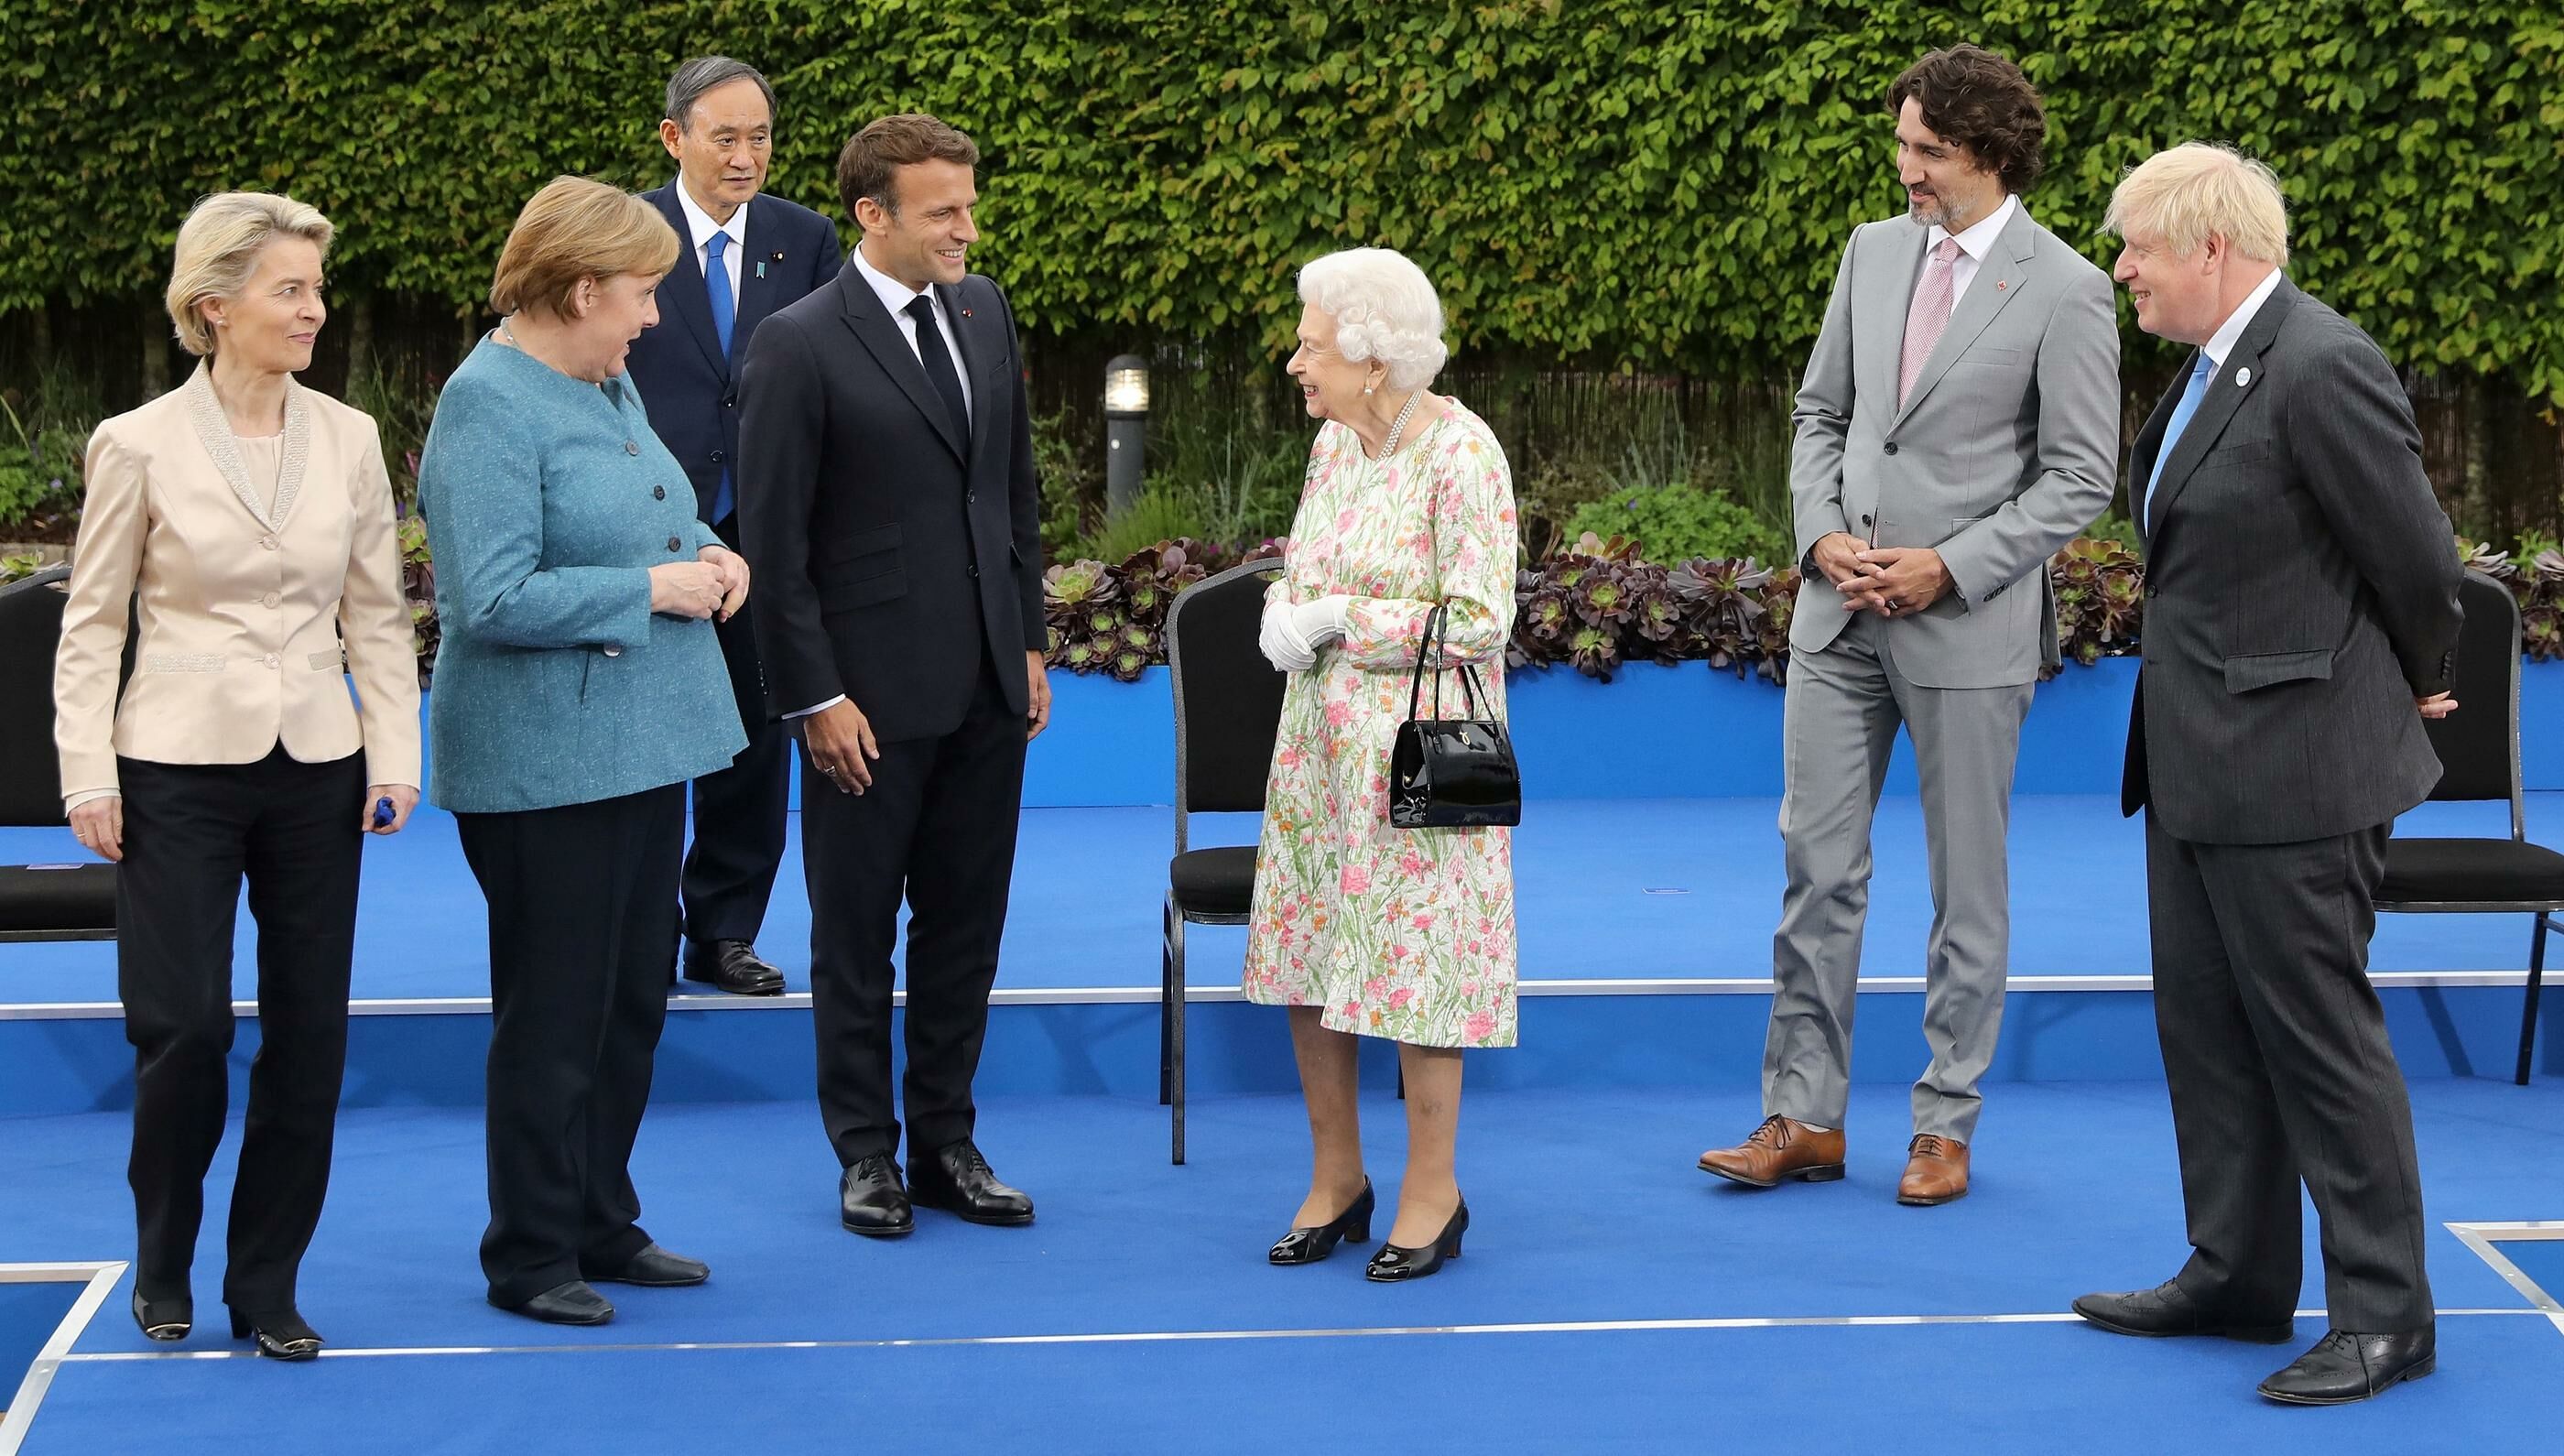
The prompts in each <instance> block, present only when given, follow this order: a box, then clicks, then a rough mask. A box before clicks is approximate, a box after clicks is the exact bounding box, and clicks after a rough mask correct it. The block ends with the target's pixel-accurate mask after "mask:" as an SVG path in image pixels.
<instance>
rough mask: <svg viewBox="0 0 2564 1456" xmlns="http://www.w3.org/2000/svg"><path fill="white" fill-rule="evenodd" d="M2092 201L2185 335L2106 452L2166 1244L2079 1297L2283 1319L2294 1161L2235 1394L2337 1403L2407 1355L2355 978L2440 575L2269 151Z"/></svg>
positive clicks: (2405, 435)
mask: <svg viewBox="0 0 2564 1456" xmlns="http://www.w3.org/2000/svg"><path fill="white" fill-rule="evenodd" d="M2109 226H2110V227H2111V229H2112V230H2113V231H2115V232H2117V233H2118V234H2119V235H2120V236H2121V237H2122V238H2123V239H2124V240H2125V241H2126V244H2127V247H2126V250H2125V251H2124V252H2122V253H2121V254H2120V256H2119V263H2118V268H2117V270H2116V273H2117V277H2118V279H2119V281H2120V282H2121V283H2123V284H2125V285H2127V288H2128V295H2129V298H2130V300H2131V302H2133V303H2134V304H2135V306H2136V313H2137V325H2138V326H2139V327H2141V328H2143V329H2145V330H2146V331H2147V332H2149V333H2153V334H2156V335H2159V336H2161V337H2164V338H2171V339H2178V340H2181V341H2182V342H2185V343H2192V344H2197V345H2199V346H2200V347H2199V351H2198V352H2197V353H2196V354H2194V355H2193V356H2192V360H2191V365H2190V368H2189V369H2188V370H2187V371H2186V373H2185V375H2184V378H2183V381H2182V383H2181V384H2180V385H2179V386H2178V387H2177V388H2175V389H2174V390H2173V392H2172V393H2171V394H2170V395H2168V396H2166V397H2165V399H2164V401H2163V402H2162V403H2161V404H2160V405H2158V406H2157V407H2156V409H2155V412H2154V416H2153V418H2151V419H2149V420H2148V421H2147V422H2146V427H2145V429H2144V430H2143V431H2142V432H2141V433H2140V434H2139V435H2138V436H2137V443H2136V448H2135V451H2134V452H2133V454H2132V456H2131V458H2130V460H2129V463H2128V486H2129V495H2130V499H2131V505H2132V507H2133V508H2134V509H2135V510H2136V511H2137V513H2138V517H2137V519H2138V520H2139V522H2140V524H2141V526H2142V528H2143V530H2144V533H2145V554H2146V620H2145V630H2144V636H2143V649H2144V662H2143V665H2142V666H2141V668H2140V670H2139V674H2138V679H2137V703H2136V709H2135V714H2134V717H2133V720H2132V722H2131V724H2130V726H2129V731H2128V764H2127V775H2126V782H2125V784H2124V786H2123V789H2122V799H2123V802H2124V806H2125V809H2126V811H2127V812H2128V813H2131V814H2133V813H2135V812H2137V810H2138V809H2139V808H2143V809H2144V810H2145V811H2146V883H2147V889H2148V894H2149V898H2150V908H2151V918H2152V922H2153V938H2154V982H2155V1024H2156V1028H2157V1031H2158V1033H2159V1035H2160V1037H2161V1040H2162V1044H2163V1057H2164V1076H2165V1081H2166V1082H2167V1083H2168V1084H2169V1087H2170V1090H2171V1094H2172V1110H2173V1131H2174V1136H2175V1140H2176V1142H2177V1143H2178V1144H2179V1148H2180V1153H2181V1176H2182V1200H2183V1204H2184V1206H2185V1207H2186V1209H2187V1210H2188V1221H2189V1232H2190V1242H2191V1247H2192V1249H2193V1251H2194V1252H2193V1253H2192V1255H2191V1257H2190V1261H2189V1262H2188V1263H2187V1264H2186V1265H2184V1266H2183V1268H2182V1270H2181V1272H2180V1273H2179V1274H2178V1275H2177V1276H2176V1277H2175V1278H2174V1279H2173V1280H2172V1281H2171V1282H2170V1283H2167V1284H2164V1285H2162V1286H2160V1287H2159V1288H2156V1289H2152V1290H2142V1291H2137V1292H2134V1293H2127V1294H2096V1295H2085V1296H2084V1297H2083V1298H2081V1299H2078V1300H2076V1301H2075V1302H2074V1309H2075V1312H2076V1313H2078V1314H2080V1315H2082V1316H2083V1317H2084V1318H2085V1319H2087V1320H2089V1321H2091V1322H2092V1323H2093V1324H2096V1325H2099V1326H2101V1327H2102V1328H2104V1329H2107V1330H2112V1331H2115V1332H2118V1333H2120V1334H2126V1335H2222V1336H2226V1337H2229V1338H2231V1339H2236V1340H2248V1341H2256V1342H2262V1343H2267V1344H2277V1343H2280V1342H2282V1341H2285V1340H2287V1339H2289V1338H2290V1336H2291V1334H2292V1333H2293V1327H2292V1318H2291V1317H2292V1316H2293V1314H2294V1312H2295V1309H2296V1300H2297V1288H2298V1282H2299V1278H2300V1267H2299V1265H2300V1261H2299V1247H2300V1232H2299V1227H2298V1195H2297V1187H2298V1184H2299V1182H2300V1181H2302V1182H2303V1183H2304V1185H2305V1188H2306V1191H2307V1192H2308V1193H2309V1194H2311V1195H2312V1197H2313V1199H2314V1205H2315V1213H2316V1216H2317V1218H2318V1219H2319V1220H2320V1221H2321V1229H2322V1246H2323V1265H2324V1304H2325V1310H2326V1314H2327V1316H2328V1318H2329V1323H2330V1326H2331V1330H2330V1332H2329V1333H2328V1334H2326V1335H2325V1337H2324V1338H2323V1340H2322V1341H2321V1342H2320V1343H2318V1344H2317V1345H2315V1347H2314V1348H2313V1349H2311V1350H2309V1351H2308V1352H2306V1353H2305V1354H2303V1355H2302V1356H2300V1357H2299V1358H2298V1359H2297V1360H2296V1361H2295V1362H2294V1363H2293V1364H2290V1365H2289V1366H2288V1367H2287V1368H2285V1369H2283V1370H2280V1371H2279V1372H2277V1373H2276V1374H2273V1375H2272V1376H2270V1377H2269V1378H2268V1379H2266V1380H2264V1381H2262V1382H2261V1386H2260V1390H2261V1393H2262V1394H2263V1395H2265V1396H2267V1397H2269V1398H2270V1399H2272V1400H2276V1401H2281V1402H2285V1403H2289V1404H2305V1405H2330V1404H2339V1403H2342V1402H2345V1401H2351V1400H2364V1399H2366V1398H2368V1397H2369V1396H2371V1395H2375V1394H2377V1393H2378V1392H2379V1391H2382V1390H2384V1389H2386V1388H2387V1387H2389V1386H2391V1385H2394V1384H2396V1383H2398V1382H2399V1381H2403V1380H2409V1379H2414V1378H2418V1377H2419V1376H2422V1375H2426V1374H2429V1373H2430V1372H2431V1370H2432V1368H2433V1366H2434V1364H2435V1362H2436V1358H2437V1353H2436V1344H2435V1335H2434V1325H2433V1311H2432V1304H2431V1285H2430V1280H2429V1277H2428V1276H2427V1275H2426V1274H2425V1272H2424V1270H2423V1252H2422V1246H2423V1236H2424V1228H2425V1225H2424V1223H2423V1217H2422V1188H2421V1172H2420V1168H2419V1166H2418V1164H2417V1160H2416V1157H2415V1154H2414V1148H2413V1111H2412V1107H2411V1105H2410V1103H2409V1102H2408V1101H2407V1099H2406V1096H2405V1091H2404V1076H2403V1073H2402V1072H2401V1071H2400V1070H2398V1069H2397V1067H2396V1065H2395V1049H2394V1047H2393V1046H2392V1045H2390V1044H2389V1042H2388V1041H2387V1036H2386V1019H2385V1015H2384V1012H2383V1010H2382V1009H2381V1008H2380V1007H2379V1005H2378V1001H2377V993H2376V992H2375V991H2374V990H2372V989H2371V988H2370V986H2369V983H2368V974H2367V972H2368V938H2369V934H2370V932H2371V931H2372V930H2374V929H2375V927H2376V913H2375V911H2374V910H2373V909H2372V907H2371V897H2372V896H2373V894H2374V893H2375V891H2376V889H2377V883H2378V879H2379V877H2380V876H2381V875H2382V874H2383V873H2384V869H2385V856H2386V838H2387V834H2388V832H2389V831H2390V830H2391V829H2392V828H2393V824H2394V819H2395V816H2396V815H2398V814H2400V813H2402V812H2403V811H2405V810H2406V809H2409V808H2411V807H2413V806H2414V805H2415V804H2417V803H2420V802H2421V801H2422V799H2423V798H2424V797H2425V796H2426V795H2427V794H2428V793H2429V792H2430V790H2431V787H2432V785H2433V784H2435V783H2437V782H2438V781H2439V778H2440V771H2441V770H2440V761H2439V758H2438V757H2437V756H2436V755H2435V754H2434V753H2433V752H2432V749H2431V744H2430V740H2429V739H2428V737H2427V736H2426V735H2425V734H2424V731H2423V720H2424V719H2426V718H2441V717H2445V716H2447V715H2448V714H2449V713H2451V712H2454V711H2455V710H2456V708H2457V704H2456V703H2455V702H2454V701H2453V700H2452V699H2451V698H2450V696H2449V692H2448V688H2449V681H2450V674H2451V671H2452V669H2453V667H2454V658H2455V653H2456V646H2457V626H2458V612H2457V583H2458V581H2459V579H2460V576H2461V574H2462V573H2461V571H2460V568H2459V567H2458V564H2457V553H2456V550H2455V548H2454V546H2453V545H2452V542H2451V537H2450V531H2449V520H2448V518H2447V516H2445V515H2443V514H2442V512H2441V510H2440V507H2439V503H2438V501H2437V500H2436V499H2435V498H2434V496H2433V495H2432V492H2431V483H2430V481H2429V480H2428V479H2427V478H2426V477H2425V476H2424V475H2423V473H2422V458H2421V434H2420V431H2419V430H2417V429H2416V428H2415V426H2414V423H2413V409H2412V404H2411V402H2410V401H2409V400H2407V399H2406V398H2405V395H2404V390H2403V387H2402V385H2401V384H2400V383H2399V382H2398V381H2397V379H2396V376H2395V370H2394V368H2393V367H2392V366H2391V365H2389V364H2388V363H2387V361H2386V357H2385V355H2384V354H2382V353H2380V352H2379V351H2378V348H2377V345H2376V344H2375V343H2373V342H2371V341H2370V339H2369V337H2368V335H2367V334H2365V333H2362V332H2361V331H2360V330H2359V329H2358V328H2357V327H2356V326H2354V325H2353V324H2351V323H2350V322H2349V321H2348V320H2346V319H2344V318H2343V317H2342V316H2341V315H2340V314H2338V313H2336V312H2333V311H2332V310H2330V309H2327V308H2325V307H2324V306H2323V305H2322V304H2319V303H2317V302H2315V301H2314V300H2313V299H2311V298H2309V297H2307V296H2306V295H2305V294H2303V293H2301V292H2299V291H2298V290H2297V288H2296V287H2295V286H2294V285H2292V284H2291V283H2289V282H2288V280H2287V277H2286V275H2285V274H2284V273H2282V272H2281V270H2282V269H2283V268H2284V267H2285V266H2286V263H2287V257H2288V245H2287V213H2286V208H2285V204H2284V203H2283V202H2282V200H2281V198H2280V195H2279V186H2278V181H2277V179H2276V178H2275V177H2273V176H2272V175H2271V174H2270V170H2269V168H2267V167H2265V166H2263V165H2261V164H2260V163H2258V162H2255V161H2250V160H2247V159H2245V158H2244V157H2243V156H2242V155H2240V154H2238V153H2237V152H2235V151H2233V150H2231V149H2229V148H2226V147H2220V146H2209V145H2205V144H2201V143H2196V142H2194V143H2191V144H2188V145H2184V146H2178V147H2174V148H2173V149H2172V150H2170V151H2167V152H2164V153H2161V154H2160V155H2157V156H2155V157H2153V158H2152V159H2150V160H2148V161H2147V162H2145V163H2144V164H2143V165H2141V166H2139V167H2137V168H2136V169H2135V170H2134V171H2132V172H2130V173H2129V174H2128V176H2127V178H2126V179H2125V180H2124V181H2122V182H2121V183H2120V184H2119V189H2118V192H2117V193H2116V195H2115V196H2113V198H2112V199H2111V203H2110V218H2109Z"/></svg>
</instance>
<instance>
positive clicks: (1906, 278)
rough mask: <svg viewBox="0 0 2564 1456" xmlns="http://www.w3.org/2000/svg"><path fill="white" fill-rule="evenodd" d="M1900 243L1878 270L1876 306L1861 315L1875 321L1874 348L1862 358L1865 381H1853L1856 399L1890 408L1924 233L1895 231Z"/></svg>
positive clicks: (1919, 270) (1919, 230)
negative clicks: (1876, 400) (1864, 363)
mask: <svg viewBox="0 0 2564 1456" xmlns="http://www.w3.org/2000/svg"><path fill="white" fill-rule="evenodd" d="M1899 231H1900V232H1901V233H1902V234H1903V241H1902V242H1900V243H1898V244H1897V245H1896V248H1895V251H1894V252H1893V253H1892V254H1891V255H1890V256H1889V258H1888V262H1887V266H1886V268H1885V269H1883V270H1881V272H1880V274H1879V278H1880V279H1881V285H1880V286H1879V288H1878V292H1877V294H1876V295H1874V297H1876V298H1877V300H1878V302H1877V303H1876V304H1875V305H1874V306H1872V307H1871V308H1870V309H1868V310H1866V311H1864V312H1865V313H1866V315H1867V316H1868V317H1870V318H1873V319H1875V320H1877V322H1876V328H1877V332H1876V333H1875V334H1874V335H1873V338H1872V342H1873V343H1875V345H1876V347H1873V348H1868V349H1864V350H1863V351H1862V357H1864V358H1865V359H1867V360H1868V366H1867V367H1866V368H1865V369H1863V370H1862V373H1864V374H1866V375H1867V376H1868V377H1866V378H1861V379H1856V380H1855V381H1853V388H1854V389H1855V390H1856V391H1857V396H1856V397H1860V398H1867V399H1880V400H1885V401H1887V402H1888V404H1889V406H1890V407H1891V408H1892V407H1893V406H1894V405H1895V402H1896V373H1897V369H1898V368H1899V366H1900V365H1901V364H1902V363H1903V361H1904V354H1905V315H1906V313H1907V312H1909V311H1911V310H1912V308H1913V307H1914V285H1915V283H1916V281H1917V280H1918V279H1919V278H1920V277H1921V275H1922V268H1923V239H1924V236H1925V230H1924V229H1922V228H1918V227H1910V226H1909V227H1905V228H1902V229H1899Z"/></svg>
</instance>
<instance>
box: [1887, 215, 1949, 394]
mask: <svg viewBox="0 0 2564 1456" xmlns="http://www.w3.org/2000/svg"><path fill="white" fill-rule="evenodd" d="M1958 261H1959V240H1958V239H1956V238H1943V239H1942V240H1941V246H1939V247H1937V248H1935V249H1933V250H1932V261H1931V262H1929V263H1927V264H1925V265H1923V279H1922V281H1921V282H1920V283H1917V284H1916V285H1914V304H1913V307H1911V308H1909V309H1907V310H1906V311H1905V356H1904V358H1903V360H1902V361H1901V362H1900V363H1899V364H1898V365H1897V370H1896V407H1897V408H1898V409H1903V408H1904V407H1905V397H1906V396H1907V395H1910V394H1912V393H1913V392H1914V381H1915V380H1916V379H1917V378H1919V377H1921V375H1922V373H1923V361H1924V360H1925V359H1928V358H1930V357H1932V345H1934V344H1936V343H1939V342H1940V341H1941V330H1942V329H1944V328H1947V327H1949V326H1950V295H1951V293H1952V292H1953V289H1952V279H1951V276H1950V269H1951V266H1952V265H1953V264H1955V263H1957V262H1958Z"/></svg>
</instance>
